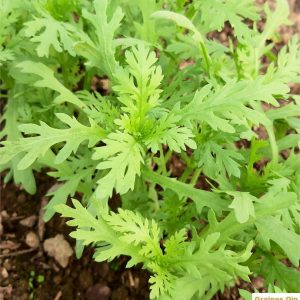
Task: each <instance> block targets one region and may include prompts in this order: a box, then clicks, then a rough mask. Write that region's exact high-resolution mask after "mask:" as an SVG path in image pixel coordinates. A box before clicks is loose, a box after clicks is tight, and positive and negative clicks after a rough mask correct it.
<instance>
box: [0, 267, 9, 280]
mask: <svg viewBox="0 0 300 300" xmlns="http://www.w3.org/2000/svg"><path fill="white" fill-rule="evenodd" d="M0 270H1V271H0V275H1V277H2V278H4V279H6V278H7V277H8V272H7V270H6V269H5V268H0Z"/></svg>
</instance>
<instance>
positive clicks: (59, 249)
mask: <svg viewBox="0 0 300 300" xmlns="http://www.w3.org/2000/svg"><path fill="white" fill-rule="evenodd" d="M44 249H45V251H46V252H47V253H48V255H49V256H51V257H54V259H55V260H56V261H57V262H58V263H59V264H60V266H62V267H63V268H66V267H67V265H68V263H69V258H70V257H71V256H72V254H73V250H72V248H71V246H70V244H69V243H68V242H67V241H66V240H65V239H64V236H63V235H62V234H57V235H56V236H55V237H54V238H50V239H46V240H45V241H44Z"/></svg>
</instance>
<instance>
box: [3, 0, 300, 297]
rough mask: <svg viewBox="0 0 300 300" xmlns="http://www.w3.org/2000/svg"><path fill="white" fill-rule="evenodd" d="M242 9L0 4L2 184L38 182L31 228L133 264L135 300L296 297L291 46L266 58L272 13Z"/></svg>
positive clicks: (273, 43)
mask: <svg viewBox="0 0 300 300" xmlns="http://www.w3.org/2000/svg"><path fill="white" fill-rule="evenodd" d="M244 2H245V3H244ZM244 2H243V3H242V2H241V1H236V0H227V1H219V0H204V1H185V0H177V1H143V0H142V1H138V2H137V1H123V0H116V1H108V0H94V1H93V2H91V1H88V0H64V1H56V0H39V1H32V2H31V1H19V0H15V1H4V0H2V1H1V0H0V8H1V9H0V19H1V22H2V26H1V28H0V43H1V46H0V64H1V100H2V103H3V105H4V113H3V115H2V118H1V121H2V124H3V126H2V130H1V133H0V137H1V139H2V143H1V144H2V147H1V148H0V169H1V170H2V171H4V170H5V174H6V175H5V179H4V180H5V182H7V181H9V180H11V179H13V180H14V181H15V183H16V184H20V185H22V187H23V188H24V189H25V190H26V191H27V192H29V193H35V191H36V188H37V187H36V183H35V178H34V174H35V172H40V171H42V170H43V169H44V168H47V171H48V174H49V176H51V177H54V178H56V180H57V181H58V182H59V184H58V185H57V186H56V188H55V189H53V190H51V191H49V196H50V197H51V199H50V202H49V204H48V205H47V207H46V211H45V220H46V221H48V220H49V219H51V217H52V216H53V215H54V214H55V212H59V213H60V214H61V215H62V216H63V217H66V218H69V219H70V220H69V221H68V222H67V224H69V225H70V226H73V227H75V228H74V231H73V232H72V233H71V236H72V237H74V238H75V239H76V240H77V245H76V250H77V251H76V253H77V255H78V256H80V254H81V253H82V251H83V248H84V247H85V246H88V245H91V246H92V247H94V248H95V255H94V258H95V260H96V261H104V260H108V261H112V260H114V259H115V258H117V257H119V256H120V255H126V256H128V257H129V260H128V263H127V267H132V266H134V265H137V264H142V266H143V268H145V269H146V270H148V271H149V272H150V274H151V276H150V281H149V282H150V289H151V292H150V298H151V299H159V300H164V299H181V300H182V299H186V300H188V299H211V298H212V297H213V296H214V294H215V293H217V292H218V291H219V290H221V291H223V290H224V288H225V287H230V286H232V285H234V284H235V280H236V279H237V278H242V279H243V280H245V281H249V276H250V275H251V276H256V275H259V276H262V277H263V278H264V279H265V283H266V286H269V285H270V289H273V287H274V286H275V291H276V290H278V291H280V290H285V291H288V292H299V285H297V284H296V283H297V282H299V277H300V275H299V272H298V271H297V269H296V268H297V267H298V266H299V260H300V252H299V249H300V189H299V186H300V172H299V170H300V155H299V146H300V119H299V117H300V97H299V95H296V94H295V93H294V92H293V90H292V89H291V88H290V84H292V83H293V84H294V83H299V82H300V44H299V40H298V38H297V37H296V36H294V37H292V38H291V40H290V41H289V43H288V44H287V45H286V46H284V47H282V48H281V49H280V50H279V51H277V49H278V47H277V43H278V41H279V39H278V34H277V30H278V28H279V26H281V25H290V24H291V22H290V21H289V19H288V15H289V8H288V3H287V1H285V0H277V1H276V7H275V8H274V9H271V8H270V7H269V5H268V4H267V3H266V4H265V6H264V7H260V6H256V5H255V4H254V3H253V1H251V0H249V1H248V0H247V1H244ZM241 3H242V4H241ZM262 16H263V17H264V18H265V23H264V26H263V29H261V28H260V27H259V26H258V25H259V21H260V20H261V17H262ZM225 26H227V28H229V29H230V28H231V30H232V34H230V35H229V36H228V40H227V42H226V43H225V44H221V43H220V42H218V41H217V40H216V39H214V38H211V37H212V36H214V35H217V34H218V32H220V31H222V30H223V29H224V27H225ZM266 61H267V62H268V64H267V65H266V64H265V62H266ZM99 78H100V79H99ZM93 80H98V81H99V80H100V81H101V80H106V81H108V83H109V84H108V86H107V88H106V89H105V90H103V89H102V90H101V89H98V90H97V89H96V88H95V87H94V86H93V85H92V81H93ZM266 107H267V108H268V109H266ZM260 132H265V135H264V136H262V135H261V134H260ZM174 161H175V162H177V165H180V166H181V167H180V168H176V163H175V164H174ZM75 195H76V197H79V198H80V199H77V200H76V199H73V204H72V205H71V206H69V205H67V204H66V203H67V200H68V198H70V197H73V198H74V197H75ZM116 195H118V197H120V199H121V206H120V207H119V208H118V209H117V211H113V210H112V209H111V208H110V206H109V199H110V198H112V197H116ZM286 260H289V261H290V265H287V264H285V263H284V262H285V261H286ZM241 295H242V296H243V297H245V298H246V297H249V295H248V294H247V292H245V291H242V292H241Z"/></svg>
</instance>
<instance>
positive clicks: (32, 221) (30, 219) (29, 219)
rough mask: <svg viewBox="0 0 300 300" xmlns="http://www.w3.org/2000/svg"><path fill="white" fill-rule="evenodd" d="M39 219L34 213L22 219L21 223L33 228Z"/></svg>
mask: <svg viewBox="0 0 300 300" xmlns="http://www.w3.org/2000/svg"><path fill="white" fill-rule="evenodd" d="M36 220H37V216H36V215H32V216H30V217H27V218H25V219H23V220H21V221H20V224H21V225H22V226H25V227H29V228H32V227H33V226H34V224H35V222H36Z"/></svg>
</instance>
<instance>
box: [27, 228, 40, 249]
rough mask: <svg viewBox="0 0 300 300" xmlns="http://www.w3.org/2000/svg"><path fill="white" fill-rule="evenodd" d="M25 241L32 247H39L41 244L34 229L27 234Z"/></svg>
mask: <svg viewBox="0 0 300 300" xmlns="http://www.w3.org/2000/svg"><path fill="white" fill-rule="evenodd" d="M25 243H26V244H27V245H28V246H29V247H30V248H37V247H38V246H39V244H40V240H39V237H38V236H37V234H36V233H34V232H33V231H30V232H28V233H27V234H26V238H25Z"/></svg>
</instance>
